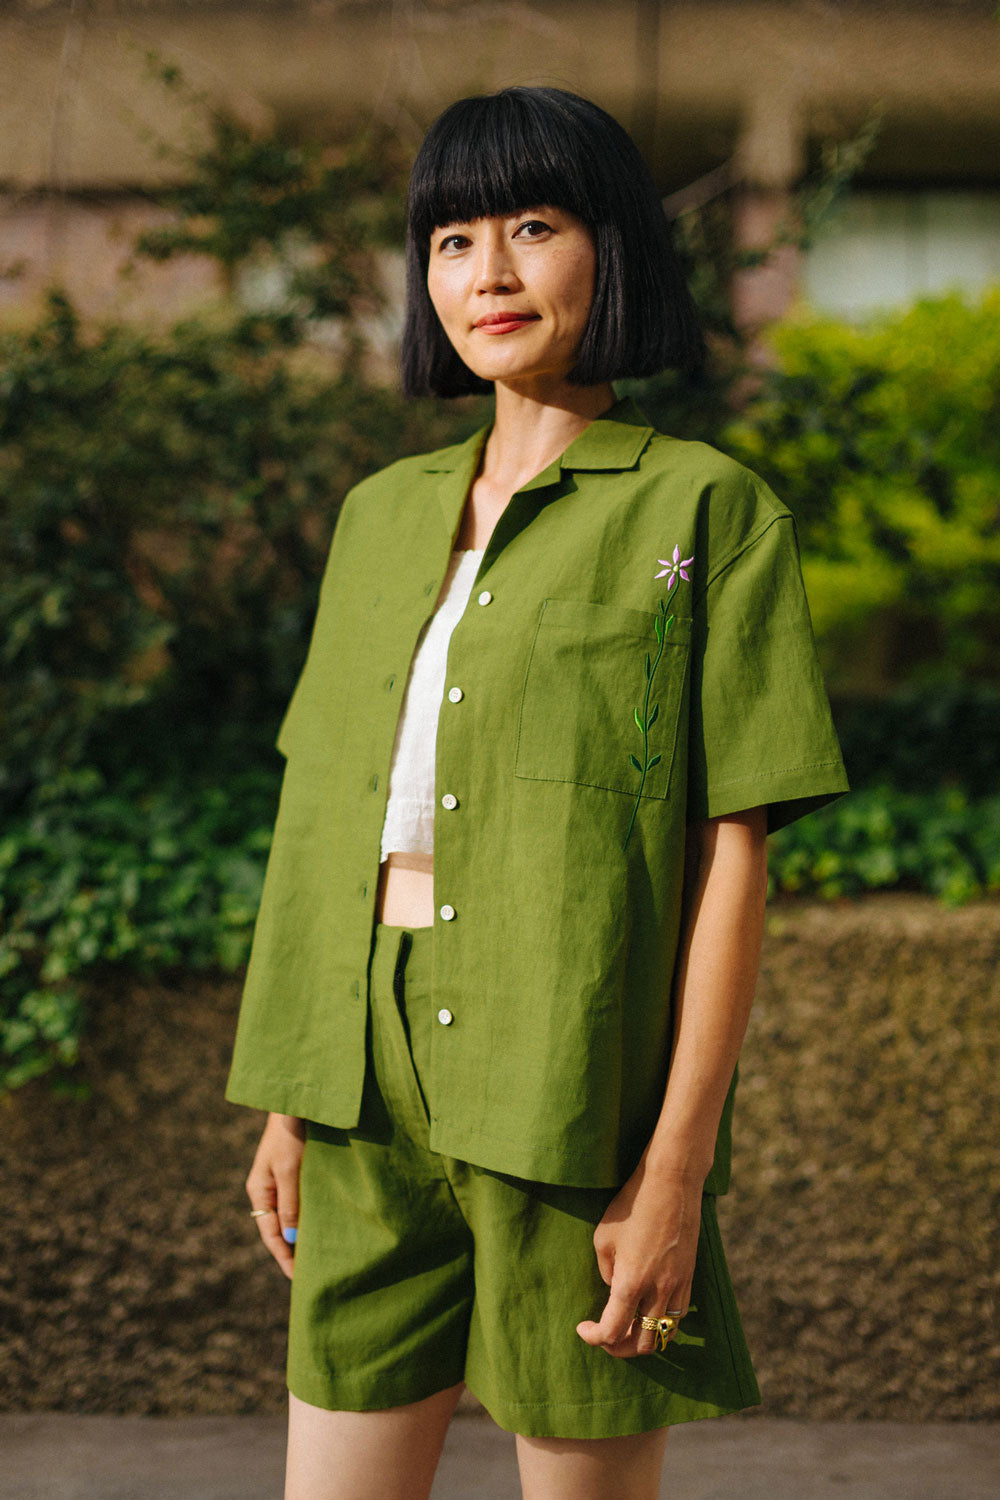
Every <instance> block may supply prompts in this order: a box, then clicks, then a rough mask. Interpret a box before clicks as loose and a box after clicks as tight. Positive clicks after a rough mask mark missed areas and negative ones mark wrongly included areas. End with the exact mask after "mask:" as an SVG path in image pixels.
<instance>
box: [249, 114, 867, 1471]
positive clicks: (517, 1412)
mask: <svg viewBox="0 0 1000 1500" xmlns="http://www.w3.org/2000/svg"><path fill="white" fill-rule="evenodd" d="M404 351H405V352H404V384H405V387H406V389H407V391H408V392H409V393H410V394H420V393H423V392H426V391H433V392H436V393H437V394H439V395H442V396H452V395H457V394H460V393H462V392H468V391H475V390H489V389H492V390H494V391H495V397H496V411H495V418H494V421H493V423H492V425H491V427H490V428H489V429H487V430H484V431H482V432H480V433H477V434H475V435H474V436H473V437H472V438H470V439H469V441H468V442H466V443H464V444H460V445H458V446H457V447H455V448H451V449H445V450H442V451H441V452H438V453H433V454H427V455H422V456H420V457H418V458H414V459H406V460H404V461H402V462H401V463H398V464H395V465H393V466H392V467H391V468H389V469H387V470H385V471H383V472H382V473H380V474H377V475H374V476H372V478H370V479H368V480H366V481H364V482H363V483H362V484H361V485H359V486H358V487H357V488H356V489H355V490H354V491H352V493H351V494H350V495H349V496H348V498H347V500H346V501H345V502H344V504H343V506H342V508H341V511H340V514H339V516H338V523H337V529H336V534H335V538H334V543H333V546H332V548H331V553H330V559H329V563H328V567H327V571H326V575H325V577H324V582H323V589H322V593H321V600H320V606H319V611H318V615H317V621H316V627H315V631H314V636H313V641H312V644H311V647H310V652H309V657H308V660H307V663H306V666H305V669H304V671H303V674H302V677H301V679H300V682H299V685H298V687H297V689H296V692H295V694H294V696H293V699H292V702H291V705H290V707H289V710H288V714H287V715H286V718H285V721H284V724H283V725H282V729H281V734H280V736H279V746H280V748H281V749H282V751H283V752H284V754H285V755H286V757H287V768H286V774H285V780H284V784H283V788H282V799H281V807H280V810H279V815H278V822H277V825H276V829H275V839H274V845H273V848H272V853H271V857H270V861H269V865H268V873H267V880H266V883H265V891H264V897H263V901H262V905H261V912H260V916H259V919H258V924H257V931H256V935H255V940H254V949H253V955H252V958H251V964H250V970H249V973H248V977H247V986H246V992H245V995H244V1000H243V1006H242V1010H241V1015H240V1023H239V1030H238V1035H237V1041H236V1049H235V1055H234V1061H233V1069H232V1073H231V1076H230V1082H229V1086H228V1089H227V1097H228V1098H230V1099H232V1100H234V1101H236V1102H240V1103H244V1104H250V1105H253V1106H256V1107H258V1108H262V1109H266V1110H268V1111H269V1117H268V1121H267V1124H266V1127H265V1129H264V1133H263V1136H262V1138H261V1142H260V1146H259V1148H258V1151H257V1154H256V1157H255V1160H254V1164H253V1168H252V1170H251V1172H250V1175H249V1177H248V1179H247V1190H248V1193H249V1196H250V1199H251V1202H252V1204H253V1208H252V1212H253V1213H254V1215H255V1216H256V1219H257V1224H258V1227H259V1229H260V1232H261V1235H262V1237H263V1239H264V1242H265V1244H266V1245H267V1247H268V1248H269V1250H270V1251H271V1252H272V1254H273V1255H274V1256H275V1258H276V1260H277V1261H278V1263H279V1265H280V1266H281V1267H282V1269H283V1270H284V1272H285V1274H286V1275H288V1276H289V1277H292V1275H293V1268H294V1279H293V1281H292V1305H291V1324H290V1336H289V1356H288V1385H289V1390H290V1423H289V1453H288V1479H287V1486H288V1487H287V1490H286V1497H287V1500H354V1497H363V1496H364V1497H368V1496H372V1495H378V1496H379V1497H381V1500H388V1497H397V1496H398V1497H400V1500H402V1497H406V1500H416V1497H421V1496H425V1495H427V1494H428V1493H429V1491H430V1487H431V1483H432V1480H433V1475H434V1471H435V1467H436V1464H437V1460H438V1456H439V1453H440V1449H441V1445H442V1442H443V1439H444V1434H445V1430H446V1427H447V1424H448V1421H449V1419H450V1417H451V1414H452V1412H453V1411H454V1408H455V1405H456V1402H457V1400H458V1397H459V1394H460V1392H461V1390H462V1389H463V1386H464V1385H468V1386H469V1388H470V1389H471V1390H472V1391H473V1392H474V1394H475V1395H476V1396H477V1397H478V1398H479V1399H480V1400H481V1401H482V1402H483V1403H484V1405H485V1406H486V1407H487V1409H488V1410H489V1411H490V1412H491V1414H492V1415H493V1416H494V1418H495V1419H496V1420H497V1422H499V1423H500V1425H502V1426H504V1427H506V1428H508V1429H509V1430H511V1431H513V1432H515V1433H517V1434H518V1439H517V1448H518V1460H519V1464H520V1471H521V1481H522V1487H523V1492H524V1494H525V1496H528V1497H545V1500H559V1497H563V1496H566V1497H573V1500H588V1497H595V1500H598V1497H610V1496H612V1495H614V1496H621V1495H628V1496H629V1497H631V1500H643V1497H645V1496H654V1495H656V1494H658V1491H659V1481H660V1473H661V1466H662V1462H663V1457H664V1453H665V1442H666V1436H667V1430H668V1428H669V1426H670V1425H671V1424H672V1423H674V1422H683V1421H687V1420H691V1419H695V1418H698V1417H705V1416H714V1415H718V1414H721V1413H723V1412H728V1411H734V1410H738V1409H740V1408H743V1407H746V1406H750V1405H754V1404H756V1403H757V1402H758V1401H759V1392H758V1390H757V1385H756V1381H755V1379H754V1374H753V1369H752V1366H751V1363H750V1358H749V1355H748V1353H747V1349H746V1345H745V1342H744V1339H743V1334H742V1329H741V1326H740V1319H739V1314H738V1311H737V1308H736V1303H735V1300H734V1297H733V1293H732V1287H731V1284H730V1281H729V1276H728V1272H727V1270H726V1264H725V1258H724V1255H723V1251H722V1246H721V1242H720V1239H719V1233H718V1227H717V1223H716V1218H715V1196H716V1194H717V1193H719V1192H724V1191H725V1190H726V1187H727V1180H728V1170H729V1116H730V1111H731V1107H732V1099H733V1088H734V1086H735V1075H736V1063H737V1056H738V1053H739V1048H740V1044H741V1040H742V1037H743V1032H744V1028H745V1025H746V1020H747V1015H748V1011H749V1007H750V1003H751V999H752V994H753V990H754V985H755V980H756V972H757V963H758V954H759V949H760V941H761V932H762V924H763V911H764V896H765V884H766V856H765V836H766V833H767V832H768V831H769V830H770V829H774V828H776V827H780V826H781V825H782V824H783V823H786V822H789V821H791V819H793V818H795V817H798V816H800V815H802V814H803V813H805V812H808V811H809V810H811V809H812V808H814V807H817V806H819V805H821V804H822V803H824V802H826V801H829V800H830V799H831V798H832V797H834V796H837V795H839V794H840V793H841V792H842V791H844V790H845V789H846V785H847V784H846V780H845V777H844V772H843V766H842V763H841V759H840V752H839V748H838V746H837V741H836V737H835V735H834V732H833V729H832V725H831V722H830V716H829V709H828V705H827V700H826V696H825V692H824V689H823V685H822V681H821V679H820V676H819V673H818V670H817V666H816V658H815V648H814V643H813V638H812V632H811V628H810V623H809V615H808V609H807V606H806V603H805V598H804V595H803V591H802V583H801V576H800V572H799V563H798V553H797V548H796V542H795V531H794V522H793V520H792V517H791V515H790V513H789V512H788V511H787V509H786V508H785V507H784V506H782V505H781V504H780V502H779V501H777V500H776V499H775V497H774V496H773V495H772V494H771V492H770V491H769V490H768V489H767V487H766V486H765V485H764V484H763V482H762V481H761V480H759V479H758V478H757V477H756V476H755V475H753V474H751V473H750V472H749V471H747V470H746V469H743V468H741V467H740V466H739V465H737V464H735V463H734V462H733V461H732V460H730V459H728V458H726V457H725V456H724V455H722V454H721V453H719V452H718V451H716V450H715V449H713V448H711V447H708V446H707V445H705V444H702V443H697V442H682V441H678V440H676V439H672V438H668V437H664V436H662V435H660V434H657V433H655V432H654V431H653V429H651V428H650V427H649V426H648V425H647V424H646V422H645V420H644V418H643V417H642V416H641V414H640V413H639V412H638V411H637V410H636V408H635V407H634V406H633V405H632V403H631V402H629V401H616V399H615V393H614V390H613V389H612V385H611V381H612V379H616V378H619V377H622V376H628V375H645V374H650V373H652V372H654V371H656V370H659V369H662V368H664V367H666V366H668V365H692V364H695V363H697V361H698V359H699V358H700V355H701V338H700V334H699V332H698V328H697V321H696V317H695V314H694V310H693V307H692V304H691V301H690V298H689V296H688V293H687V290H686V288H685V286H684V284H683V279H682V277H681V275H680V273H679V270H678V267H677V263H676V261H675V258H674V255H673V251H672V248H671V243H670V237H669V231H668V228H667V225H666V222H665V220H664V216H663V213H662V211H661V208H660V205H659V201H658V199H657V195H656V193H655V190H654V188H653V184H652V182H651V180H650V178H649V176H648V173H647V172H646V169H645V167H644V166H643V164H642V162H641V159H640V158H639V156H638V153H637V152H636V149H635V147H634V145H633V144H632V142H631V140H630V139H629V137H628V136H627V135H626V133H625V132H624V131H623V130H622V129H621V128H620V127H619V126H618V125H617V124H616V123H615V122H614V121H613V120H612V119H611V118H610V117H609V116H608V115H606V114H604V113H603V111H601V110H599V109H598V108H597V107H596V106H594V105H592V104H590V103H588V102H586V101H585V100H582V99H580V98H578V97H576V96H575V95H572V94H567V93H564V92H561V91H559V90H554V89H533V88H532V89H521V88H517V89H508V90H504V91H502V92H501V93H499V94H496V95H492V96H487V97H483V98H475V99H467V100H462V101H460V102H459V103H458V104H456V105H454V106H452V107H451V108H450V109H449V110H447V111H446V112H445V113H444V115H442V117H441V118H440V119H439V120H438V121H437V122H436V124H435V125H434V126H433V127H432V129H431V131H430V133H429V134H428V137H427V139H426V141H425V142H424V145H423V147H422V148H421V151H420V153H419V156H418V159H417V162H416V164H415V167H414V171H413V177H412V181H411V188H410V199H409V230H408V311H407V322H406V332H405V337H404ZM296 1227H297V1239H296ZM290 1240H291V1241H294V1249H293V1248H292V1245H291V1244H290V1243H288V1242H289V1241H290Z"/></svg>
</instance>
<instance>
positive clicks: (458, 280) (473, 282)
mask: <svg viewBox="0 0 1000 1500" xmlns="http://www.w3.org/2000/svg"><path fill="white" fill-rule="evenodd" d="M595 267H596V255H595V251H594V240H593V236H592V235H591V232H590V230H589V229H588V227H587V226H586V224H584V223H583V221H582V220H581V219H578V218H577V217H576V215H575V214H572V213H570V212H569V211H568V209H563V208H552V207H538V208H532V209H530V210H525V211H523V212H521V213H517V214H505V215H501V216H499V217H497V218H489V219H473V220H472V221H471V222H470V223H463V224H445V225H443V226H442V227H441V228H439V229H435V230H434V232H433V234H432V235H431V245H430V260H429V263H428V267H427V290H428V292H429V294H430V299H431V302H432V303H433V304H434V309H435V311H436V312H437V315H438V317H439V318H440V320H441V324H442V327H443V328H444V331H445V333H446V334H447V335H448V338H449V339H450V341H451V343H452V345H453V346H454V348H455V351H456V353H457V354H458V355H459V356H460V357H461V358H462V359H463V360H464V361H465V363H466V364H467V365H468V367H469V369H470V370H472V371H473V372H474V373H475V374H476V375H478V376H480V377H481V378H482V379H483V380H495V381H500V382H502V383H503V384H507V385H511V386H512V387H515V388H517V387H521V388H524V389H525V390H526V391H528V390H531V389H533V388H535V389H537V388H539V387H541V388H542V389H545V388H551V386H553V385H558V384H560V383H562V382H563V381H564V380H565V377H566V375H567V374H568V372H569V371H570V370H571V369H572V368H573V366H574V364H575V363H576V359H577V351H578V349H579V347H580V341H581V339H582V337H583V331H584V329H585V328H586V326H587V318H588V316H589V314H590V305H591V302H592V301H593V296H594V273H595Z"/></svg>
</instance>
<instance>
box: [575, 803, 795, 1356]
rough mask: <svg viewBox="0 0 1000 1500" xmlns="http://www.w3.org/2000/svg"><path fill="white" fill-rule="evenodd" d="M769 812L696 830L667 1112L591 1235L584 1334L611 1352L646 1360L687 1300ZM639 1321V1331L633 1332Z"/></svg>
mask: <svg viewBox="0 0 1000 1500" xmlns="http://www.w3.org/2000/svg"><path fill="white" fill-rule="evenodd" d="M766 837H767V809H766V808H765V807H753V808H749V809H747V810H746V811H745V812H740V813H733V814H731V815H730V816H728V817H724V818H712V819H710V820H709V821H708V822H704V823H698V824H695V825H692V827H691V828H690V829H689V830H688V837H687V848H686V854H685V881H684V885H685V895H684V912H683V916H682V927H681V946H680V952H679V966H678V971H677V989H676V1013H675V1021H674V1043H673V1053H672V1056H671V1062H670V1072H669V1075H668V1078H667V1089H666V1093H665V1095H664V1099H663V1108H662V1110H661V1111H660V1117H659V1119H658V1121H657V1123H656V1128H655V1130H654V1131H653V1134H652V1137H651V1138H650V1141H649V1143H648V1145H647V1146H646V1149H645V1151H644V1152H643V1154H642V1158H641V1160H640V1162H639V1165H638V1166H637V1167H636V1169H635V1171H634V1172H633V1174H632V1176H631V1177H630V1178H629V1180H628V1182H626V1183H625V1185H624V1187H623V1188H621V1190H620V1191H619V1192H618V1193H617V1194H616V1196H615V1197H614V1198H613V1199H612V1201H611V1203H610V1205H609V1206H608V1209H607V1212H606V1213H605V1215H604V1217H603V1219H602V1220H601V1222H600V1224H599V1225H598V1226H597V1229H596V1231H595V1233H594V1246H595V1248H596V1250H597V1262H598V1266H599V1268H600V1272H601V1276H602V1277H603V1279H604V1281H605V1282H606V1283H607V1285H608V1286H609V1287H610V1288H611V1292H610V1295H609V1297H608V1301H607V1305H606V1306H605V1308H604V1311H603V1313H602V1314H601V1318H600V1321H599V1322H591V1321H584V1322H582V1323H579V1324H578V1325H577V1332H578V1333H579V1335H580V1337H581V1338H582V1339H584V1340H585V1341H586V1342H587V1343H588V1344H594V1345H600V1346H602V1347H603V1348H604V1349H606V1350H607V1352H608V1353H609V1354H614V1355H616V1356H618V1357H628V1356H630V1355H634V1354H647V1353H649V1352H650V1351H651V1350H652V1349H653V1345H654V1338H655V1335H654V1333H653V1331H652V1330H649V1329H643V1328H641V1327H640V1325H639V1323H638V1321H637V1320H636V1319H635V1314H636V1309H637V1308H638V1309H639V1310H640V1312H641V1313H643V1314H644V1315H646V1316H648V1317H659V1316H661V1315H662V1314H663V1313H664V1312H666V1311H667V1310H668V1309H670V1310H673V1309H675V1308H686V1307H687V1305H688V1301H689V1299H690V1295H691V1280H692V1276H693V1274H694V1263H695V1255H696V1252H697V1248H698V1233H699V1229H700V1226H701V1197H702V1190H703V1187H704V1183H705V1179H706V1177H707V1176H708V1173H709V1171H710V1169H711V1166H712V1160H713V1156H714V1152H715V1138H716V1134H717V1132H718V1128H719V1121H720V1119H721V1117H722V1108H723V1105H724V1103H725V1100H726V1094H727V1093H728V1091H729V1085H730V1083H731V1082H732V1077H733V1072H734V1069H735V1067H736V1063H737V1059H738V1057H739V1052H740V1046H741V1044H742V1042H743V1034H744V1032H745V1030H746V1025H747V1020H748V1019H749V1015H750V1007H751V1005H752V1003H753V995H754V989H755V988H756V984H757V970H758V966H759V962H760V946H761V938H762V935H763V930H764V902H765V896H766V891H767V844H766ZM633 1321H634V1322H635V1326H634V1327H633V1326H632V1325H633Z"/></svg>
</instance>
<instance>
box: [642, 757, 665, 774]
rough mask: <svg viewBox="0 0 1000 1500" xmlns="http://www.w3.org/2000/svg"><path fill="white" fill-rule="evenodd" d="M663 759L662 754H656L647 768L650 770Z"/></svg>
mask: <svg viewBox="0 0 1000 1500" xmlns="http://www.w3.org/2000/svg"><path fill="white" fill-rule="evenodd" d="M662 759H663V756H662V755H654V756H653V758H652V760H651V761H650V762H649V765H648V766H647V767H646V770H647V771H649V770H651V769H652V767H653V766H656V765H659V763H660V761H661V760H662Z"/></svg>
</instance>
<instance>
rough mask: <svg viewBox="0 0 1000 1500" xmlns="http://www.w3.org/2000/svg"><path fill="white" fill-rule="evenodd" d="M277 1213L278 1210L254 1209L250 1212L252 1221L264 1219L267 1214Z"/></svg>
mask: <svg viewBox="0 0 1000 1500" xmlns="http://www.w3.org/2000/svg"><path fill="white" fill-rule="evenodd" d="M277 1212H278V1210H277V1209H276V1208H252V1209H251V1210H250V1217H251V1219H262V1218H263V1217H264V1215H265V1214H276V1213H277Z"/></svg>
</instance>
